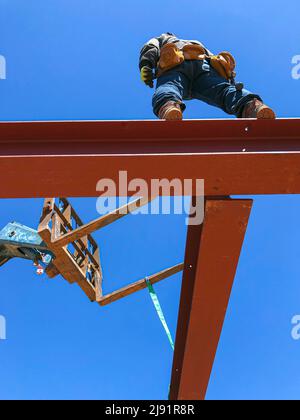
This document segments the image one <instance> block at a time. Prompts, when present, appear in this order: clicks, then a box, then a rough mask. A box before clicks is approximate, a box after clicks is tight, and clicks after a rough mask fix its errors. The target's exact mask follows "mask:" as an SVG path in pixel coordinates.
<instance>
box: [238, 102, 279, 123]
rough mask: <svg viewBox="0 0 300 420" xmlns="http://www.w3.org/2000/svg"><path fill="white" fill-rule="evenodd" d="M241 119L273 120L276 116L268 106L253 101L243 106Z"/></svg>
mask: <svg viewBox="0 0 300 420" xmlns="http://www.w3.org/2000/svg"><path fill="white" fill-rule="evenodd" d="M242 118H257V119H259V120H261V119H265V120H274V119H275V118H276V115H275V112H274V111H273V110H272V109H271V108H270V107H269V106H267V105H265V104H264V103H263V102H261V101H260V100H259V99H253V100H252V101H251V102H248V103H247V104H246V105H245V107H244V110H243V114H242Z"/></svg>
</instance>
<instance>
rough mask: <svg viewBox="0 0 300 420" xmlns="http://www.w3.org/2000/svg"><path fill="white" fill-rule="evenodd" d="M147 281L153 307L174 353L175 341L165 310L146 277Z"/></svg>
mask: <svg viewBox="0 0 300 420" xmlns="http://www.w3.org/2000/svg"><path fill="white" fill-rule="evenodd" d="M145 280H146V283H147V286H148V290H149V293H150V296H151V299H152V302H153V305H154V307H155V309H156V312H157V315H158V317H159V319H160V322H161V323H162V325H163V327H164V330H165V332H166V334H167V337H168V340H169V342H170V345H171V347H172V349H173V351H174V342H173V339H172V335H171V332H170V330H169V327H168V324H167V321H166V319H165V316H164V313H163V310H162V308H161V305H160V303H159V300H158V297H157V294H156V293H155V290H154V288H153V286H152V284H151V282H150V280H149V278H148V277H146V279H145Z"/></svg>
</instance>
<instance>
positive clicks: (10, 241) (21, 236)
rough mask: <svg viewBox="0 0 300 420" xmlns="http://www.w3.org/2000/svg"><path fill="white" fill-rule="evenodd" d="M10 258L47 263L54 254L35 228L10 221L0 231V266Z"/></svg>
mask: <svg viewBox="0 0 300 420" xmlns="http://www.w3.org/2000/svg"><path fill="white" fill-rule="evenodd" d="M12 258H23V259H26V260H32V261H37V260H38V261H42V262H43V263H45V265H49V264H50V263H51V261H52V260H53V258H54V255H53V254H52V253H51V252H50V251H49V250H48V249H47V247H46V244H45V243H44V242H43V240H42V238H41V237H40V236H39V234H38V232H37V231H36V230H34V229H32V228H30V227H28V226H24V225H22V224H20V223H17V222H11V223H8V225H7V226H5V228H4V229H2V230H1V232H0V267H1V266H2V265H4V264H5V263H6V262H8V261H9V260H10V259H12Z"/></svg>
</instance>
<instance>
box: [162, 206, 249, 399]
mask: <svg viewBox="0 0 300 420" xmlns="http://www.w3.org/2000/svg"><path fill="white" fill-rule="evenodd" d="M251 208H252V200H231V199H220V200H217V199H214V200H209V199H208V200H206V203H205V218H204V223H203V225H200V226H190V227H189V230H188V237H187V247H186V257H185V269H184V275H183V285H182V292H181V301H180V310H179V319H178V327H177V337H176V344H175V355H174V363H173V372H172V383H171V392H170V398H171V399H173V400H198V399H204V398H205V395H206V391H207V387H208V383H209V378H210V375H211V370H212V367H213V363H214V359H215V354H216V351H217V347H218V343H219V339H220V335H221V331H222V327H223V322H224V319H225V315H226V310H227V306H228V302H229V298H230V294H231V289H232V285H233V281H234V277H235V273H236V268H237V264H238V260H239V255H240V251H241V248H242V244H243V240H244V235H245V232H246V229H247V224H248V218H249V215H250V212H251Z"/></svg>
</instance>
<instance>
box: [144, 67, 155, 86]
mask: <svg viewBox="0 0 300 420" xmlns="http://www.w3.org/2000/svg"><path fill="white" fill-rule="evenodd" d="M141 79H142V81H143V82H144V83H145V84H146V85H147V86H149V87H150V88H153V87H154V83H153V80H154V74H153V70H152V68H151V67H148V66H144V67H142V69H141Z"/></svg>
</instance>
